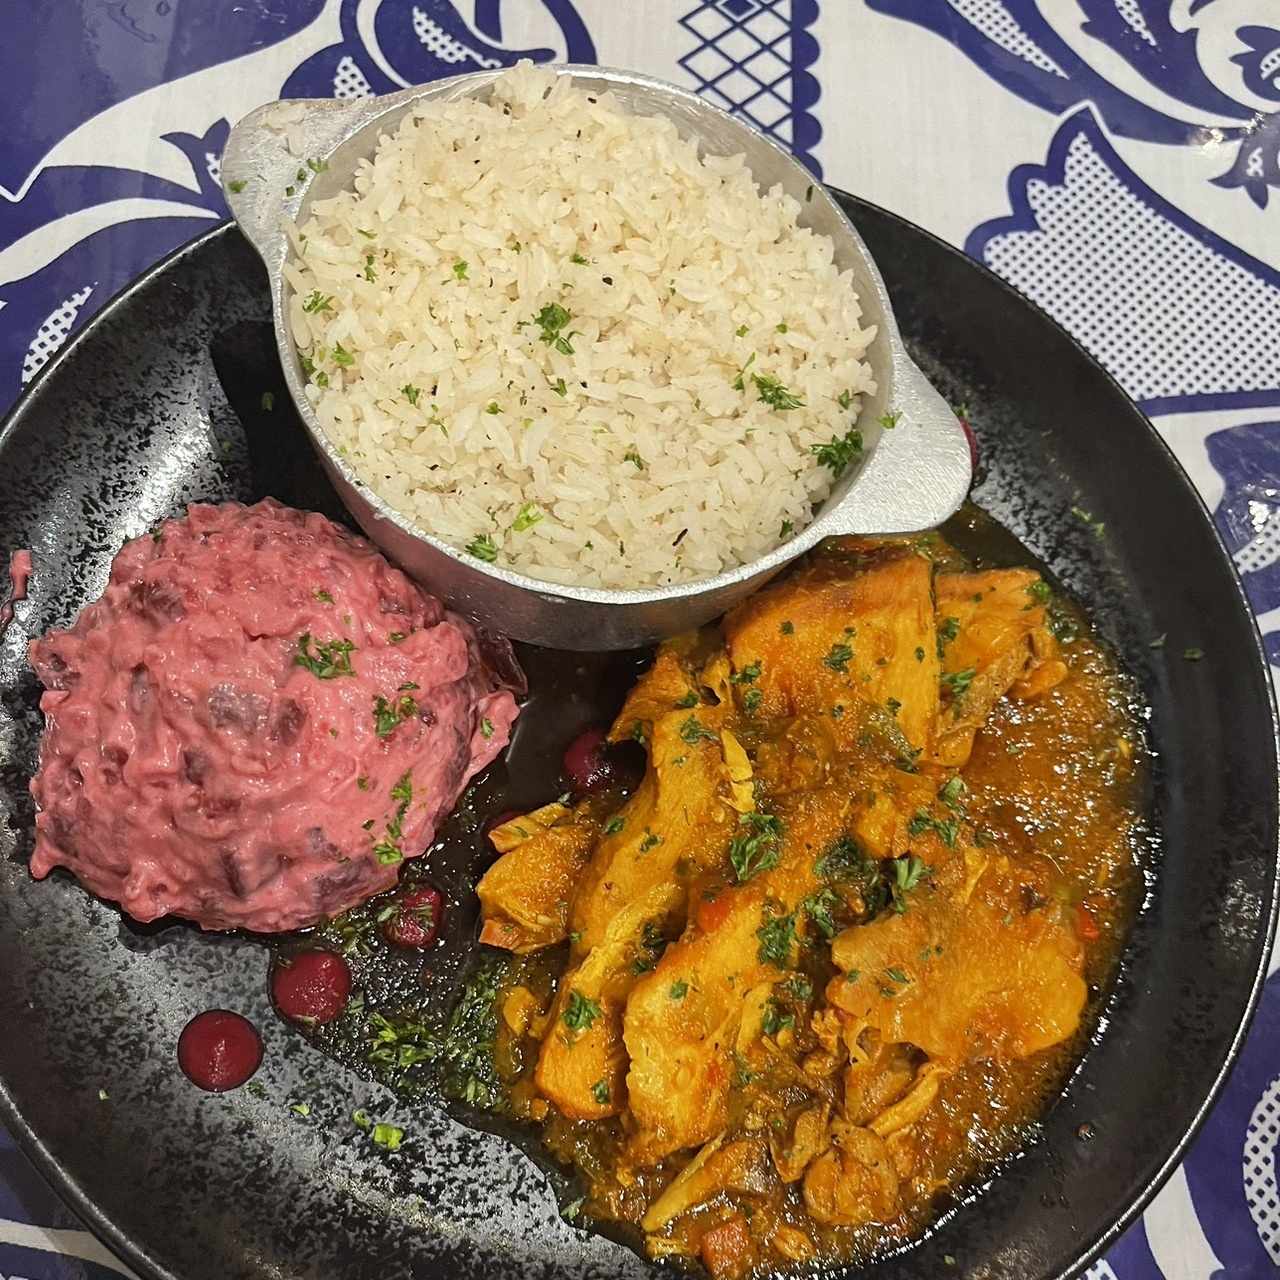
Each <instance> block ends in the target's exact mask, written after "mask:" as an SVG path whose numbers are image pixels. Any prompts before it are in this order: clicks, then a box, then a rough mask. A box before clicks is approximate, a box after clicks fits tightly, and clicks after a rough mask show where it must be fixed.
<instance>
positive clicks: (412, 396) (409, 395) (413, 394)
mask: <svg viewBox="0 0 1280 1280" xmlns="http://www.w3.org/2000/svg"><path fill="white" fill-rule="evenodd" d="M400 394H401V395H402V396H404V398H405V399H406V400H407V401H408V402H409V403H410V404H411V405H413V407H414V408H415V409H416V408H417V407H418V397H419V396H420V395H421V394H422V388H421V387H415V386H414V385H413V383H412V382H406V383H405V384H404V386H403V387H401V388H400Z"/></svg>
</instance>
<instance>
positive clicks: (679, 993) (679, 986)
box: [667, 978, 689, 1000]
mask: <svg viewBox="0 0 1280 1280" xmlns="http://www.w3.org/2000/svg"><path fill="white" fill-rule="evenodd" d="M688 994H689V984H688V983H687V982H686V981H685V980H684V979H683V978H677V979H676V980H675V982H673V983H672V984H671V988H670V990H669V991H668V992H667V995H669V996H670V997H671V999H672V1000H683V999H684V998H685V996H687V995H688Z"/></svg>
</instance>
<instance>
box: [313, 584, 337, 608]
mask: <svg viewBox="0 0 1280 1280" xmlns="http://www.w3.org/2000/svg"><path fill="white" fill-rule="evenodd" d="M311 594H312V595H313V596H314V597H315V598H316V599H317V600H319V601H320V603H321V604H332V603H333V597H332V596H331V595H330V594H329V593H328V592H327V591H326V590H325V589H324V588H323V587H317V588H316V590H315V591H313V592H312V593H311Z"/></svg>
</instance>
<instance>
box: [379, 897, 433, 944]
mask: <svg viewBox="0 0 1280 1280" xmlns="http://www.w3.org/2000/svg"><path fill="white" fill-rule="evenodd" d="M443 919H444V899H443V898H442V897H441V896H440V890H439V889H433V888H432V887H431V886H430V885H422V886H420V887H419V888H417V889H410V890H409V891H408V892H407V893H405V894H404V895H403V896H402V897H401V898H400V901H399V902H397V903H396V904H395V910H394V911H392V913H391V914H390V915H389V916H387V918H386V919H385V920H384V921H383V922H382V936H383V937H384V938H386V940H387V941H388V942H390V943H391V944H392V945H393V946H397V947H407V948H408V949H409V950H412V951H425V950H426V948H427V947H429V946H430V945H431V944H432V943H433V942H434V941H435V940H436V935H437V934H438V933H439V932H440V923H441V921H442V920H443Z"/></svg>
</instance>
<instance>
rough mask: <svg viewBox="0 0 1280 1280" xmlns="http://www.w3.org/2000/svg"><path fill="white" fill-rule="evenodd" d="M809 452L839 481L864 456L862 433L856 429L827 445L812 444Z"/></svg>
mask: <svg viewBox="0 0 1280 1280" xmlns="http://www.w3.org/2000/svg"><path fill="white" fill-rule="evenodd" d="M809 452H810V453H812V454H813V456H814V457H815V458H817V459H818V462H819V463H820V464H821V465H822V466H824V467H829V468H830V469H831V478H832V479H833V480H839V479H840V477H841V476H842V475H844V473H845V472H846V471H847V470H848V469H849V467H850V466H851V465H852V464H853V463H855V462H856V461H857V460H858V459H859V458H860V457H861V456H862V432H861V431H859V430H858V429H857V428H856V427H854V428H853V429H852V430H850V431H847V432H846V433H845V434H844V435H842V436H833V437H832V438H831V439H830V440H828V441H827V443H826V444H812V445H810V446H809Z"/></svg>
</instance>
